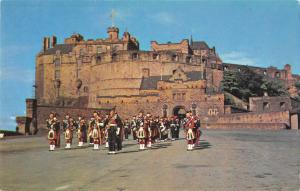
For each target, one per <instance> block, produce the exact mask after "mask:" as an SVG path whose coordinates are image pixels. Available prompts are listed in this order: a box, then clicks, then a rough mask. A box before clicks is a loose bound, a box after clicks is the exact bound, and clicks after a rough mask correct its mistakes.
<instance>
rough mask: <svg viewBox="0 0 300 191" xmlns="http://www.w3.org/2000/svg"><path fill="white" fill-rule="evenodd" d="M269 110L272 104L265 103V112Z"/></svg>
mask: <svg viewBox="0 0 300 191" xmlns="http://www.w3.org/2000/svg"><path fill="white" fill-rule="evenodd" d="M268 109H270V104H269V102H264V103H263V110H268Z"/></svg>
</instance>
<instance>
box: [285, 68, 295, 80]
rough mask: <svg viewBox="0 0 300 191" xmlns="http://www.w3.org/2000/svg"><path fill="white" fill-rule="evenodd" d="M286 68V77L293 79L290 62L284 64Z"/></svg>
mask: <svg viewBox="0 0 300 191" xmlns="http://www.w3.org/2000/svg"><path fill="white" fill-rule="evenodd" d="M284 70H285V72H286V79H287V80H291V79H293V76H292V68H291V65H289V64H286V65H284Z"/></svg>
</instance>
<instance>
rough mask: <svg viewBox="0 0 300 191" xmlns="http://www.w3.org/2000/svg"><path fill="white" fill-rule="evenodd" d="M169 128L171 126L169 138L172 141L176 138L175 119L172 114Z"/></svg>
mask: <svg viewBox="0 0 300 191" xmlns="http://www.w3.org/2000/svg"><path fill="white" fill-rule="evenodd" d="M170 128H171V138H172V141H174V140H175V139H176V129H177V127H176V120H175V116H173V117H172V118H171V120H170Z"/></svg>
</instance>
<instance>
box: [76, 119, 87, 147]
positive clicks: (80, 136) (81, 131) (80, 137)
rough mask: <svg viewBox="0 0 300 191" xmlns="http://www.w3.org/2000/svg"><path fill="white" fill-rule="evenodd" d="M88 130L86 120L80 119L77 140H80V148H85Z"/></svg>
mask: <svg viewBox="0 0 300 191" xmlns="http://www.w3.org/2000/svg"><path fill="white" fill-rule="evenodd" d="M85 130H86V125H85V121H84V119H82V118H81V119H80V121H79V125H78V129H77V138H78V147H82V146H83V142H84V136H85V135H84V131H85Z"/></svg>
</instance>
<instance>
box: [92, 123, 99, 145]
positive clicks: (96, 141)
mask: <svg viewBox="0 0 300 191" xmlns="http://www.w3.org/2000/svg"><path fill="white" fill-rule="evenodd" d="M91 137H92V138H93V144H94V148H93V149H94V150H98V149H99V144H100V138H101V137H100V129H99V128H98V126H97V124H96V123H94V124H93V130H92V135H91Z"/></svg>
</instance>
